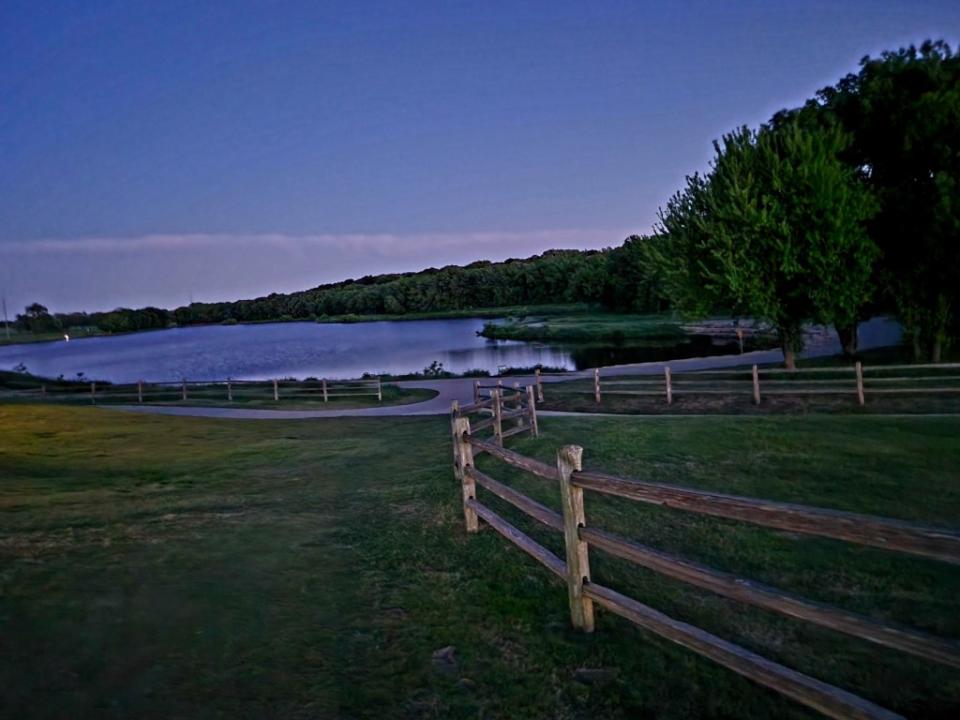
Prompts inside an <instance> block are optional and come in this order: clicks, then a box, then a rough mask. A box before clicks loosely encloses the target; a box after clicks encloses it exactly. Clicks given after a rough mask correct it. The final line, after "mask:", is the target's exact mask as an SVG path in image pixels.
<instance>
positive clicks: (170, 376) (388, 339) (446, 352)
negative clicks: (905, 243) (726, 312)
mask: <svg viewBox="0 0 960 720" xmlns="http://www.w3.org/2000/svg"><path fill="white" fill-rule="evenodd" d="M484 322H485V321H484V320H479V319H459V320H421V321H409V322H374V323H356V324H317V323H274V324H264V325H235V326H209V327H190V328H176V329H172V330H162V331H156V332H147V333H138V334H134V335H120V336H115V337H98V338H83V339H74V340H71V341H70V342H69V343H67V342H53V343H34V344H27V345H13V346H7V347H0V369H12V368H13V367H15V366H16V365H18V364H21V363H22V364H23V365H25V366H26V368H27V370H28V371H29V372H32V373H35V374H37V375H43V376H46V377H57V376H60V375H63V376H64V377H66V378H68V379H74V378H76V377H77V376H78V375H80V374H82V376H83V377H84V378H85V379H90V380H109V381H112V382H135V381H136V380H138V379H143V380H152V381H158V380H176V379H179V378H188V379H191V380H213V379H221V378H226V377H232V378H237V379H266V378H275V377H296V378H304V377H311V376H312V377H328V378H347V377H358V376H359V375H361V374H362V373H364V372H373V373H391V374H402V373H409V372H417V371H420V370H422V369H423V368H424V367H426V366H428V365H430V363H432V362H434V361H438V362H441V363H443V366H444V368H445V369H446V370H449V371H452V372H456V373H462V372H466V371H468V370H474V369H481V370H487V371H489V372H491V373H496V372H497V370H498V368H501V367H503V366H507V367H532V366H535V365H544V366H548V367H552V368H565V369H569V370H575V369H583V368H590V367H597V366H601V365H619V364H625V363H633V362H649V361H665V360H673V359H678V358H684V357H701V356H712V355H722V354H729V353H736V352H738V347H737V345H736V343H732V344H731V343H729V342H726V341H725V340H723V341H718V339H717V338H712V337H710V336H706V335H701V336H693V337H690V338H688V339H687V340H686V341H684V342H683V343H680V344H677V345H663V344H640V343H631V342H627V343H623V344H620V345H615V346H611V345H607V346H602V345H589V346H564V345H553V344H550V345H548V344H543V343H525V342H518V341H512V340H501V341H492V340H487V339H485V338H482V337H478V336H477V331H479V330H480V329H482V327H483V324H484ZM835 337H836V336H835V335H834V334H833V333H831V332H827V331H824V332H821V333H819V334H815V336H814V337H812V338H811V341H810V342H811V344H812V345H813V346H815V347H816V348H817V349H818V351H819V352H836V350H837V349H838V347H839V346H838V344H837V343H836V339H835ZM861 338H862V339H864V340H866V342H865V343H864V346H869V345H874V344H883V343H884V342H887V344H889V343H890V342H896V341H897V339H898V338H899V326H897V325H896V323H893V322H892V321H889V320H883V319H880V320H874V321H871V322H870V323H867V324H865V325H864V326H863V329H862V332H861Z"/></svg>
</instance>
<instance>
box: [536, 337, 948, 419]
mask: <svg viewBox="0 0 960 720" xmlns="http://www.w3.org/2000/svg"><path fill="white" fill-rule="evenodd" d="M859 357H860V359H861V360H862V362H863V366H864V368H865V370H864V386H865V399H866V402H865V405H864V406H863V407H861V406H859V404H858V402H857V395H856V380H855V375H854V372H853V362H852V361H851V360H849V359H847V358H844V357H842V356H840V355H835V356H830V357H820V358H810V359H804V360H802V361H801V363H800V364H799V365H798V368H797V371H796V372H795V373H790V374H785V373H780V374H776V375H769V374H766V373H765V372H764V371H765V370H767V369H776V370H779V369H780V368H782V365H781V364H767V365H761V366H760V372H761V375H760V390H761V397H762V402H761V404H760V405H754V404H753V386H752V383H751V375H750V365H747V364H744V365H740V366H737V367H729V368H723V369H720V370H717V371H714V372H711V371H709V370H704V371H697V372H696V373H695V375H694V374H691V373H689V372H687V373H684V372H681V371H678V370H677V369H676V368H674V373H673V375H672V378H673V383H672V386H673V391H674V392H673V402H672V403H671V404H669V405H668V404H667V402H666V389H665V388H666V384H665V379H664V375H663V374H662V373H661V372H656V373H645V374H640V373H634V374H624V375H602V377H601V402H600V403H599V404H598V403H597V402H596V400H595V398H594V381H593V378H582V379H577V380H572V381H569V382H562V383H550V384H545V385H544V386H543V388H544V389H543V392H544V400H545V402H544V403H541V407H542V409H544V410H559V411H567V412H585V413H596V412H603V413H622V414H633V415H676V414H721V415H783V414H806V413H836V414H851V413H852V414H859V415H863V414H874V413H898V414H899V413H906V414H922V413H958V414H960V392H947V393H941V394H935V393H929V394H928V393H914V394H902V395H895V394H882V393H871V391H872V390H875V389H878V388H882V389H894V388H895V389H929V388H934V387H942V388H947V389H957V388H958V387H960V386H958V383H957V380H956V379H955V378H956V377H957V375H958V371H957V370H956V369H951V368H937V369H931V368H926V369H924V368H919V369H916V370H914V369H911V368H900V369H896V370H887V369H884V366H886V365H898V366H899V365H902V364H909V363H910V362H911V359H910V358H909V357H908V355H907V350H906V349H905V348H903V347H899V346H894V347H885V348H877V349H875V350H868V351H866V352H864V353H862V354H861V355H860V356H859ZM746 362H749V361H746ZM943 362H945V363H950V362H956V356H947V357H946V358H945V359H944V361H943ZM828 368H836V371H835V372H829V371H827V369H828ZM808 369H815V370H816V371H817V372H815V373H805V372H804V371H805V370H808ZM730 372H737V373H739V375H737V376H735V377H734V376H731V375H730V374H729V373H730ZM715 373H716V374H715ZM938 377H939V378H942V380H940V381H938V382H934V381H933V380H931V378H938ZM890 378H902V380H900V381H898V382H896V383H890V382H889V380H888V379H890ZM885 379H887V380H885ZM768 381H777V382H778V383H779V385H778V386H777V388H776V389H777V390H783V389H786V388H788V387H790V386H788V385H785V384H783V383H794V384H795V389H799V390H809V389H817V390H823V389H825V388H826V387H829V388H830V389H843V390H844V391H845V392H844V393H841V394H829V395H822V396H811V395H802V394H797V395H778V394H766V393H765V392H764V388H769V387H770V386H769V385H767V383H768ZM811 381H812V382H811ZM629 382H634V383H636V384H633V385H629V384H626V383H629ZM691 382H696V383H697V386H696V387H697V388H699V389H726V390H728V391H729V392H727V393H724V394H709V393H699V394H698V393H697V392H696V389H695V388H694V386H693V385H692V384H688V383H691ZM711 383H716V385H715V386H714V387H711ZM724 383H726V385H724ZM735 383H737V384H735ZM638 391H642V392H647V393H653V394H649V395H626V394H617V393H618V392H638Z"/></svg>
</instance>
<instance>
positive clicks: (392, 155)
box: [0, 0, 960, 315]
mask: <svg viewBox="0 0 960 720" xmlns="http://www.w3.org/2000/svg"><path fill="white" fill-rule="evenodd" d="M958 37H960V3H958V2H956V1H955V0H952V1H949V2H935V1H933V0H930V1H928V2H924V1H923V0H912V1H907V2H884V1H883V0H870V1H864V2H861V1H859V0H844V1H843V2H836V0H831V1H829V2H826V1H824V2H820V1H815V0H811V1H807V2H799V1H797V2H778V1H777V0H766V1H762V2H680V1H677V2H639V1H635V2H613V1H611V2H607V1H601V0H593V1H592V2H585V1H584V2H565V1H563V0H549V1H544V2H519V1H517V0H514V1H513V2H496V1H488V2H475V1H474V2H454V1H452V2H402V1H399V0H394V1H393V2H384V3H379V2H366V1H362V0H352V1H349V2H321V1H319V0H313V1H304V2H240V1H239V0H237V1H235V2H215V1H214V0H203V1H188V0H165V1H162V2H160V1H157V2H138V1H137V0H121V1H118V2H98V1H96V0H75V1H70V0H62V1H60V2H45V1H43V0H24V1H21V0H3V2H0V294H2V295H3V296H4V297H5V298H6V301H7V305H8V307H9V309H10V313H11V315H12V314H13V313H14V312H16V311H18V310H20V309H21V308H22V307H23V306H24V305H26V304H28V303H30V302H34V301H39V302H42V303H43V304H45V305H47V306H48V307H50V308H51V309H53V310H59V311H68V310H79V309H86V310H100V309H111V308H113V307H118V306H133V307H136V306H142V305H147V304H153V305H159V306H163V307H175V306H178V305H182V304H186V303H187V302H189V301H191V300H197V301H201V300H202V301H206V300H229V299H235V298H242V297H254V296H257V295H262V294H267V293H270V292H289V291H292V290H298V289H305V288H309V287H313V286H315V285H318V284H320V283H323V282H329V281H333V280H339V279H343V278H346V277H359V276H362V275H366V274H373V273H378V272H388V271H406V270H417V269H421V268H424V267H431V266H433V267H440V266H443V265H446V264H449V263H465V262H471V261H473V260H477V259H494V260H496V259H505V258H507V257H524V256H527V255H531V254H534V253H538V252H542V251H543V250H546V249H549V248H553V247H564V248H574V247H576V248H601V247H609V246H614V245H618V244H619V243H620V242H621V241H622V240H623V238H624V237H626V236H627V235H629V234H633V233H645V232H650V231H651V229H652V226H653V225H654V223H655V222H656V217H657V210H658V208H659V207H660V206H662V205H664V204H665V203H666V200H667V199H668V198H669V196H670V195H671V194H673V193H674V192H676V191H677V190H678V189H679V188H680V187H681V186H682V184H683V180H684V177H685V176H686V175H688V174H690V173H692V172H694V171H697V170H703V169H704V168H705V167H706V166H707V163H708V162H709V159H710V157H711V152H712V147H711V144H712V142H713V140H715V139H716V138H718V137H719V136H720V135H721V134H722V133H724V132H726V131H729V130H731V129H733V128H735V127H738V126H740V125H744V124H746V125H751V126H755V125H757V124H759V123H761V122H763V121H765V120H766V119H768V118H769V117H770V116H771V115H772V114H773V113H774V112H776V111H777V110H780V109H782V108H785V107H794V106H796V105H799V104H801V103H802V102H803V101H804V100H805V99H806V98H808V97H810V96H811V95H812V94H813V93H814V92H815V91H816V90H818V89H819V88H821V87H823V86H825V85H828V84H831V83H833V82H835V81H836V80H837V79H838V78H840V77H842V76H843V75H844V74H846V73H847V72H851V71H855V70H856V67H857V64H858V62H859V60H860V59H861V58H862V57H863V56H864V55H867V54H872V55H876V54H878V53H879V52H881V51H882V50H884V49H895V48H898V47H901V46H903V45H907V44H910V43H919V42H921V41H923V40H924V39H926V38H943V39H946V40H947V41H948V42H950V43H951V45H953V46H956V44H957V41H958Z"/></svg>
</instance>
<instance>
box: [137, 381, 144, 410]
mask: <svg viewBox="0 0 960 720" xmlns="http://www.w3.org/2000/svg"><path fill="white" fill-rule="evenodd" d="M137 402H138V403H141V404H143V380H137Z"/></svg>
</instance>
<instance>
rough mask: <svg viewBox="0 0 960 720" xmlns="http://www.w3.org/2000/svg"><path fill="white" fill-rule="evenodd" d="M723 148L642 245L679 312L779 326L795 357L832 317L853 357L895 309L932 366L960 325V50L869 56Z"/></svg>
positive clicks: (937, 47) (935, 47) (790, 357)
mask: <svg viewBox="0 0 960 720" xmlns="http://www.w3.org/2000/svg"><path fill="white" fill-rule="evenodd" d="M714 150H715V154H714V158H713V161H712V162H711V165H710V169H709V171H707V172H706V173H704V174H700V173H695V174H693V175H691V176H689V177H688V178H687V180H686V186H685V187H684V188H683V189H682V190H681V191H680V192H678V193H677V194H676V195H674V196H673V197H672V198H671V199H670V200H669V202H668V203H667V206H666V208H664V209H663V210H661V213H660V221H659V224H658V227H657V230H656V233H655V234H654V236H652V237H651V238H647V239H645V242H644V243H642V245H641V248H640V250H641V252H640V254H641V256H642V259H641V261H640V262H641V264H642V266H643V267H645V268H651V267H652V268H656V269H657V270H656V276H657V277H658V278H660V279H661V280H662V286H661V287H662V289H663V290H664V296H665V298H667V299H668V300H669V302H670V304H671V305H672V306H673V307H674V308H676V309H679V310H681V311H685V312H687V313H691V314H703V313H708V312H711V311H715V310H716V309H718V308H723V309H726V310H729V311H732V312H734V313H735V314H738V315H742V316H744V317H751V318H754V319H757V320H761V321H765V322H767V323H769V324H770V325H772V326H773V327H774V328H776V330H777V333H778V335H779V338H780V342H781V345H782V347H783V351H784V356H785V358H786V362H787V365H788V366H791V367H792V366H793V362H794V355H795V353H796V351H798V350H800V349H801V348H802V344H803V335H802V333H801V328H802V326H803V325H804V324H806V323H809V322H817V323H823V324H827V325H833V326H834V327H835V328H836V330H837V333H838V335H839V337H840V339H841V342H842V344H843V347H844V349H845V350H846V351H847V352H850V353H852V352H854V351H855V350H856V328H857V324H858V322H859V321H860V320H862V319H864V318H865V317H867V316H869V315H870V314H872V313H873V312H876V311H877V310H884V311H888V312H892V313H893V314H894V315H895V316H896V317H897V318H898V320H899V321H900V323H901V324H902V325H903V328H904V331H905V334H906V337H907V338H908V339H909V341H910V342H911V343H912V344H913V348H914V353H915V356H916V358H917V359H918V360H919V359H923V358H926V359H929V360H931V361H933V362H939V361H940V359H941V355H942V353H943V351H944V349H945V348H946V347H947V346H948V344H949V343H950V341H951V339H952V338H955V337H956V336H957V335H958V334H960V332H958V331H960V316H958V312H957V310H958V304H960V55H958V54H956V53H954V52H953V51H952V50H951V48H950V47H949V46H948V45H947V44H946V43H943V42H926V43H924V44H923V45H921V46H920V47H919V48H916V47H912V46H911V47H909V48H904V49H901V50H898V51H895V52H886V53H883V54H882V55H881V56H880V57H879V58H870V57H866V58H864V59H863V60H862V61H861V63H860V69H859V71H858V72H856V73H851V74H849V75H847V76H846V77H844V78H843V79H841V80H840V81H839V82H838V83H837V84H836V85H834V86H831V87H827V88H824V89H823V90H821V91H820V92H818V93H817V95H816V97H814V98H812V99H811V100H809V101H808V102H807V103H806V104H804V105H803V106H802V107H800V108H795V109H791V110H784V111H781V112H780V113H777V114H776V115H775V116H774V117H773V118H771V119H770V121H769V122H767V123H765V124H764V125H762V126H761V127H760V128H759V129H757V130H751V129H749V128H746V127H743V128H739V129H737V130H734V131H732V132H730V133H728V134H726V135H724V136H723V138H722V139H721V140H719V141H718V142H716V143H715V144H714Z"/></svg>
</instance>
